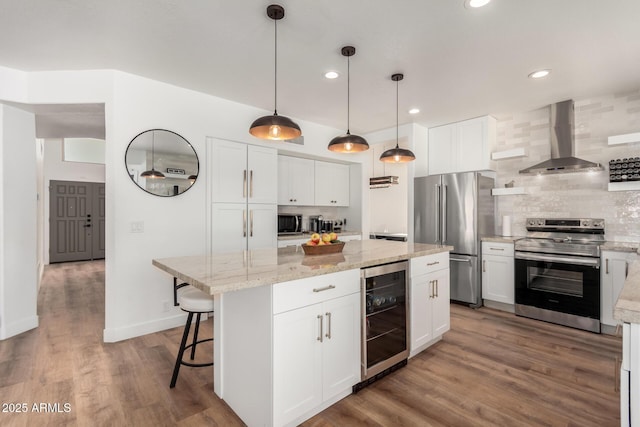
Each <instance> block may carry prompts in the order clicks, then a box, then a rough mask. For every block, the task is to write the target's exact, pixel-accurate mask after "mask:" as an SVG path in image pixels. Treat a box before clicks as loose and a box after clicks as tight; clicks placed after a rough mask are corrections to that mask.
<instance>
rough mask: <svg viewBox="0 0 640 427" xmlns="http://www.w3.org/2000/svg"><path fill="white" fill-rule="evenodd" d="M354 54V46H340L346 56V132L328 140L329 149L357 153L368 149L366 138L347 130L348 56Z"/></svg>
mask: <svg viewBox="0 0 640 427" xmlns="http://www.w3.org/2000/svg"><path fill="white" fill-rule="evenodd" d="M355 54H356V48H355V47H353V46H345V47H343V48H342V56H346V57H347V133H346V134H345V135H340V136H336V137H335V138H333V139H332V140H331V141H330V142H329V146H328V147H327V148H328V149H329V151H335V152H337V153H359V152H362V151H366V150H368V149H369V144H368V143H367V140H366V139H364V138H363V137H361V136H358V135H351V132H349V101H350V99H349V95H350V74H351V73H350V64H349V58H350V57H351V56H353V55H355Z"/></svg>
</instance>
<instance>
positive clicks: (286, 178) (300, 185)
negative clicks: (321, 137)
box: [278, 156, 315, 206]
mask: <svg viewBox="0 0 640 427" xmlns="http://www.w3.org/2000/svg"><path fill="white" fill-rule="evenodd" d="M314 163H315V162H314V161H313V160H309V159H301V158H298V157H289V156H278V204H279V205H283V206H313V205H314V202H315V198H314V191H315V188H314V182H315V180H314V170H315V167H314Z"/></svg>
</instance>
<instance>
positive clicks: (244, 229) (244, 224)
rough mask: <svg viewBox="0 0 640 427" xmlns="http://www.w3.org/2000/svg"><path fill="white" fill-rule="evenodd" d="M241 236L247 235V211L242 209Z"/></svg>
mask: <svg viewBox="0 0 640 427" xmlns="http://www.w3.org/2000/svg"><path fill="white" fill-rule="evenodd" d="M242 237H247V211H246V210H245V209H243V210H242Z"/></svg>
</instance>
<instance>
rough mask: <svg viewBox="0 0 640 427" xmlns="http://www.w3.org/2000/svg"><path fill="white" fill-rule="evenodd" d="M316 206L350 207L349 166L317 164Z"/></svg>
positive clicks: (318, 162)
mask: <svg viewBox="0 0 640 427" xmlns="http://www.w3.org/2000/svg"><path fill="white" fill-rule="evenodd" d="M315 204H316V206H349V166H348V165H341V164H338V163H329V162H320V161H316V162H315Z"/></svg>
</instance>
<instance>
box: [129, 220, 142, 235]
mask: <svg viewBox="0 0 640 427" xmlns="http://www.w3.org/2000/svg"><path fill="white" fill-rule="evenodd" d="M131 232H132V233H144V222H143V221H132V222H131Z"/></svg>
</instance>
